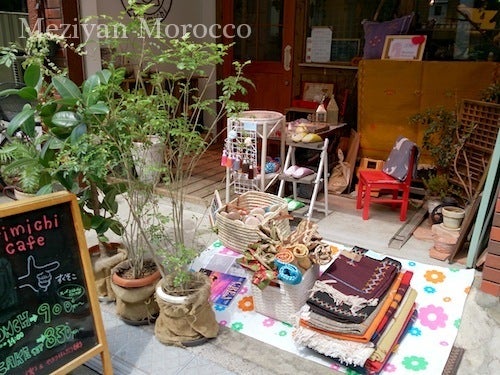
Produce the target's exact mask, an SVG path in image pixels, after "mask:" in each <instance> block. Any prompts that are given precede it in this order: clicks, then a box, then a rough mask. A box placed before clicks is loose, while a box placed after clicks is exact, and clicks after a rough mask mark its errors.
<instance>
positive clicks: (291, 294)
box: [250, 264, 319, 324]
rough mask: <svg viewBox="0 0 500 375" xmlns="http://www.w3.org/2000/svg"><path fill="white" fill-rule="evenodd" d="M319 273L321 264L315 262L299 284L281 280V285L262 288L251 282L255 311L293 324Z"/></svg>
mask: <svg viewBox="0 0 500 375" xmlns="http://www.w3.org/2000/svg"><path fill="white" fill-rule="evenodd" d="M318 275H319V266H318V265H317V264H315V265H313V266H312V267H311V268H309V269H308V270H307V271H306V272H305V273H304V275H303V278H302V282H301V283H300V284H297V285H290V284H285V283H282V282H281V281H279V282H278V283H279V286H272V285H270V286H268V287H266V288H264V289H263V290H261V289H259V287H257V286H256V285H254V284H251V289H252V295H253V303H254V306H255V311H257V312H258V313H261V314H262V315H265V316H268V317H270V318H273V319H275V320H279V321H281V322H285V323H288V324H293V323H294V320H295V319H294V317H295V314H296V313H297V312H298V311H299V310H300V309H301V307H302V306H304V304H305V303H306V301H307V298H308V297H309V292H310V290H311V289H312V287H313V286H314V283H315V282H316V280H317V279H318ZM250 279H251V276H250Z"/></svg>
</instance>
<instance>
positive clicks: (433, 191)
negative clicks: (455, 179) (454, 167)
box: [422, 174, 450, 199]
mask: <svg viewBox="0 0 500 375" xmlns="http://www.w3.org/2000/svg"><path fill="white" fill-rule="evenodd" d="M422 182H423V183H424V186H425V189H426V193H427V195H428V196H429V197H437V198H439V199H443V198H444V197H446V196H447V195H448V193H449V191H450V184H449V181H448V177H447V176H445V175H444V174H432V175H430V176H429V177H428V178H423V179H422Z"/></svg>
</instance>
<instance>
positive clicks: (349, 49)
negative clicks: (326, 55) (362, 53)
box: [330, 39, 360, 62]
mask: <svg viewBox="0 0 500 375" xmlns="http://www.w3.org/2000/svg"><path fill="white" fill-rule="evenodd" d="M359 45H360V40H359V39H332V46H331V51H330V61H341V62H350V61H351V60H352V59H353V58H354V57H356V56H358V55H359Z"/></svg>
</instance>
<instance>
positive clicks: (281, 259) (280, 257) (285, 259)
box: [274, 249, 295, 269]
mask: <svg viewBox="0 0 500 375" xmlns="http://www.w3.org/2000/svg"><path fill="white" fill-rule="evenodd" d="M294 261H295V257H294V255H293V253H292V251H291V250H288V249H285V250H280V251H278V253H277V254H276V256H275V257H274V264H276V267H278V269H280V268H281V266H282V265H284V264H292V263H293V262H294Z"/></svg>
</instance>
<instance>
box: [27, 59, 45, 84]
mask: <svg viewBox="0 0 500 375" xmlns="http://www.w3.org/2000/svg"><path fill="white" fill-rule="evenodd" d="M41 78H42V74H41V71H40V66H39V65H37V64H30V65H28V67H27V68H26V71H25V72H24V83H25V84H26V86H29V87H37V86H38V84H39V82H40V80H41Z"/></svg>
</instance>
